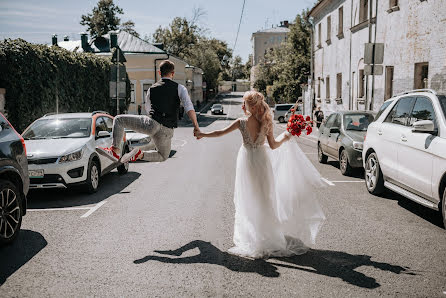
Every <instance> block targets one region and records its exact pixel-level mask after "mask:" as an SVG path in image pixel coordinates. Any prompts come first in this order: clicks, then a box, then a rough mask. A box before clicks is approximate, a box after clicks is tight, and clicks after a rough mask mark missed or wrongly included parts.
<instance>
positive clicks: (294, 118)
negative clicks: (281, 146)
mask: <svg viewBox="0 0 446 298" xmlns="http://www.w3.org/2000/svg"><path fill="white" fill-rule="evenodd" d="M291 112H292V114H291V116H290V119H288V124H287V127H286V130H287V131H288V132H289V133H291V135H293V136H298V137H299V136H300V135H301V134H302V131H304V130H306V131H307V135H309V134H310V133H311V132H312V131H313V129H312V128H311V126H312V124H313V121H311V119H310V116H307V117H305V118H304V116H302V115H296V114H294V113H295V112H296V110H294V109H291Z"/></svg>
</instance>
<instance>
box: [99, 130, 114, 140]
mask: <svg viewBox="0 0 446 298" xmlns="http://www.w3.org/2000/svg"><path fill="white" fill-rule="evenodd" d="M109 137H111V134H110V133H109V132H108V131H105V130H101V131H100V132H98V135H97V136H96V139H102V138H109Z"/></svg>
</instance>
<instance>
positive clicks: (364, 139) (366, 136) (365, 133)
mask: <svg viewBox="0 0 446 298" xmlns="http://www.w3.org/2000/svg"><path fill="white" fill-rule="evenodd" d="M366 137H367V133H365V135H364V142H365V138H366Z"/></svg>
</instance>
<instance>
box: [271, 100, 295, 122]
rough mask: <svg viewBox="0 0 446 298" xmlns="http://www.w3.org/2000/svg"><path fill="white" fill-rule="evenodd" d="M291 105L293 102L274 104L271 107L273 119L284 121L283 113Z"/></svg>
mask: <svg viewBox="0 0 446 298" xmlns="http://www.w3.org/2000/svg"><path fill="white" fill-rule="evenodd" d="M293 106H294V105H293V104H289V103H284V104H276V105H275V106H274V109H273V114H274V120H278V121H279V122H280V123H282V122H285V114H286V112H288V111H289V110H290V109H291V108H292V107H293Z"/></svg>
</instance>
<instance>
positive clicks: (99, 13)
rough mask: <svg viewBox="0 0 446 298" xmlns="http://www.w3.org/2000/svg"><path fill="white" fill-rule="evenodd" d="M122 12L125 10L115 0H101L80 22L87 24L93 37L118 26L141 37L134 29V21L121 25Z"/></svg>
mask: <svg viewBox="0 0 446 298" xmlns="http://www.w3.org/2000/svg"><path fill="white" fill-rule="evenodd" d="M121 14H124V11H123V10H122V8H120V7H119V6H117V5H115V4H114V3H113V0H99V2H98V4H97V6H95V7H93V11H92V12H91V13H89V14H87V15H82V16H81V21H80V24H81V25H82V26H87V31H88V33H90V36H91V37H98V36H101V35H104V34H107V33H108V32H109V31H112V30H117V29H118V28H120V29H122V30H124V31H127V32H129V33H131V34H133V35H135V36H137V37H139V34H138V33H137V32H136V31H135V30H134V27H135V23H134V22H133V21H131V20H129V21H127V22H125V23H123V24H122V25H121V19H120V18H119V17H118V15H121ZM120 25H121V26H120Z"/></svg>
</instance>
